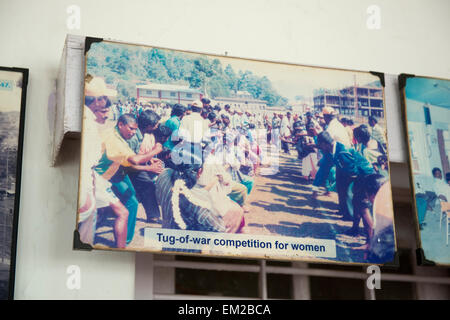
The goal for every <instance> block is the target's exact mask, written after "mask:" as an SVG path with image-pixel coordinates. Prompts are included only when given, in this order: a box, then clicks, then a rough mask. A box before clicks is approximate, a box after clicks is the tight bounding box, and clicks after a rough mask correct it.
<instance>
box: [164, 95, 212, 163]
mask: <svg viewBox="0 0 450 320" xmlns="http://www.w3.org/2000/svg"><path fill="white" fill-rule="evenodd" d="M190 107H191V111H192V113H191V114H189V115H185V116H184V117H183V119H182V120H181V123H180V127H179V129H178V137H179V139H180V140H181V141H180V143H178V144H177V145H176V146H175V148H174V149H173V150H172V151H173V152H172V153H173V154H172V156H173V159H174V161H183V160H182V159H180V158H179V156H177V153H178V152H179V151H180V150H181V149H185V148H187V149H188V150H190V151H191V152H192V153H195V154H201V152H202V146H201V143H202V141H203V138H204V136H205V133H206V132H207V130H208V125H207V121H208V120H205V119H203V117H202V116H201V112H202V110H203V104H202V103H201V101H199V100H196V101H193V102H192V103H191V104H190ZM208 122H209V121H208ZM172 140H173V139H172Z"/></svg>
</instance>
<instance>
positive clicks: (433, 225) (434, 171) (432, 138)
mask: <svg viewBox="0 0 450 320" xmlns="http://www.w3.org/2000/svg"><path fill="white" fill-rule="evenodd" d="M403 93H404V96H403V98H404V102H405V104H404V105H405V114H406V124H407V126H406V127H407V136H408V142H409V160H410V170H411V182H412V186H413V188H412V189H413V193H414V199H415V207H416V214H417V226H418V231H419V232H418V234H419V240H420V241H419V245H420V248H422V250H423V254H424V258H425V260H428V261H431V262H433V263H436V264H446V265H448V264H450V246H449V225H448V223H449V220H448V219H449V217H450V164H449V154H450V81H449V80H443V79H433V78H426V77H408V78H406V84H405V87H404V92H403Z"/></svg>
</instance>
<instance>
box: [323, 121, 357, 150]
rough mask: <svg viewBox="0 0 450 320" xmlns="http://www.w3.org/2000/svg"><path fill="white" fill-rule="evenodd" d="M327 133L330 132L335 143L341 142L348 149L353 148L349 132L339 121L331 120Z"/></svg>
mask: <svg viewBox="0 0 450 320" xmlns="http://www.w3.org/2000/svg"><path fill="white" fill-rule="evenodd" d="M326 131H328V133H329V134H330V136H331V137H332V138H333V140H334V141H337V142H340V143H342V144H343V145H344V146H346V147H351V146H352V142H351V141H350V137H349V136H348V132H347V130H346V129H345V127H344V126H343V125H342V123H340V122H339V121H338V119H333V120H331V121H330V123H329V124H328V128H327V130H326Z"/></svg>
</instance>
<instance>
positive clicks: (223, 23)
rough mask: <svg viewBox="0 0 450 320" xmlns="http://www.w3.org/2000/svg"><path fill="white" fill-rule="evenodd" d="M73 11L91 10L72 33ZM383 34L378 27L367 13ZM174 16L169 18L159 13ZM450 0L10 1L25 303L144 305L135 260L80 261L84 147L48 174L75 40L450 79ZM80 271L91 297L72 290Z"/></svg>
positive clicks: (1, 7) (85, 256)
mask: <svg viewBox="0 0 450 320" xmlns="http://www.w3.org/2000/svg"><path fill="white" fill-rule="evenodd" d="M70 5H77V6H78V7H79V8H80V9H81V24H80V28H79V29H69V28H68V26H67V20H68V18H70V14H68V13H67V12H66V10H67V8H68V7H69V6H70ZM370 5H377V6H378V7H379V9H380V18H381V24H380V27H381V28H380V29H375V30H370V29H368V28H367V20H368V19H369V18H370V15H369V14H368V13H367V8H368V7H369V6H370ZM155 10H157V11H158V12H168V11H170V12H171V14H170V17H169V16H167V15H164V14H158V12H152V11H155ZM449 12H450V1H448V0H430V1H425V0H398V1H389V0H377V1H373V0H343V1H336V0H327V1H310V0H307V1H300V0H292V1H275V0H265V1H261V0H255V1H240V0H228V1H219V0H197V1H181V0H180V1H175V0H153V1H144V0H140V1H111V0H108V1H107V0H100V1H87V0H70V1H65V0H63V1H56V0H54V1H50V0H40V1H25V0H14V1H12V0H1V1H0V40H1V50H0V65H4V66H17V67H26V68H29V69H30V82H29V87H28V89H29V91H28V101H27V112H26V118H27V121H26V128H25V145H24V147H25V149H24V161H23V181H22V194H21V208H20V224H19V240H18V259H17V273H16V298H17V299H55V298H60V299H82V298H84V299H90V298H102V299H133V298H134V261H135V256H134V254H133V253H118V252H99V251H97V252H93V253H86V252H73V251H72V250H71V248H72V232H73V229H74V223H75V211H76V198H77V181H78V161H79V144H78V143H77V142H74V143H72V144H70V145H69V146H68V148H72V149H71V150H66V151H65V155H64V159H63V160H64V161H63V163H62V165H60V166H58V167H56V168H52V167H49V154H50V148H49V146H50V136H49V123H48V121H47V108H48V103H49V96H50V94H51V93H52V90H53V88H54V80H55V78H56V73H57V69H58V64H59V59H60V56H61V52H62V48H63V44H64V39H65V35H66V34H67V33H73V34H80V35H89V36H96V37H102V38H111V39H116V40H122V41H128V42H132V43H143V44H149V45H156V46H162V47H168V48H174V49H184V50H192V51H199V52H206V53H216V54H224V53H225V52H227V53H228V55H232V56H241V57H248V58H256V59H263V60H276V61H285V62H294V63H301V64H310V65H321V66H332V67H339V68H349V69H359V70H375V71H383V72H387V73H392V74H397V73H402V72H403V73H413V74H418V75H428V76H437V77H443V78H450V64H449V61H448V53H449V52H450V50H449V49H450V42H449V41H448V39H449V30H450V20H449V19H448V13H449ZM69 265H78V266H79V267H80V270H81V288H80V289H79V290H69V289H68V288H67V287H66V281H67V276H68V275H67V274H66V269H67V267H68V266H69Z"/></svg>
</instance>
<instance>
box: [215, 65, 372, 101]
mask: <svg viewBox="0 0 450 320" xmlns="http://www.w3.org/2000/svg"><path fill="white" fill-rule="evenodd" d="M219 60H221V62H222V66H223V67H224V68H225V67H226V66H227V64H230V65H231V66H232V67H233V69H234V71H235V72H236V73H237V72H238V71H239V70H242V71H246V70H249V71H252V72H253V73H254V74H256V75H258V76H266V77H267V78H268V79H269V80H270V81H271V82H272V85H273V86H274V88H275V89H276V90H277V91H278V93H279V94H281V95H282V96H284V97H286V98H288V99H289V101H293V100H294V98H295V96H299V95H301V96H304V97H305V98H308V97H309V98H312V96H313V91H314V89H320V88H325V89H329V90H334V89H342V88H345V87H348V86H352V85H354V84H355V83H356V84H357V85H366V84H368V83H371V82H374V81H377V80H379V78H378V77H376V76H374V75H372V74H370V73H368V72H358V71H342V70H335V69H327V68H319V67H304V66H296V65H289V64H283V63H267V62H260V61H252V60H244V59H231V58H219Z"/></svg>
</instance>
